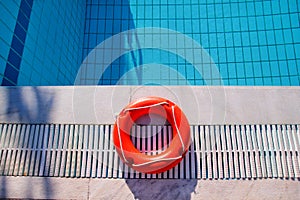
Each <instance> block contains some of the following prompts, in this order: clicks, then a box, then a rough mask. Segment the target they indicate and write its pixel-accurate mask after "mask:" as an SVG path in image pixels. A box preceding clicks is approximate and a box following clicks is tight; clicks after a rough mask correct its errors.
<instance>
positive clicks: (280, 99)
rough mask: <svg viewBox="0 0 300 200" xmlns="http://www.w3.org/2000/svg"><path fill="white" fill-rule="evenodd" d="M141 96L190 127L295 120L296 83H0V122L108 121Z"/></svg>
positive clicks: (299, 97)
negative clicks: (170, 107) (167, 105)
mask: <svg viewBox="0 0 300 200" xmlns="http://www.w3.org/2000/svg"><path fill="white" fill-rule="evenodd" d="M145 96H160V97H164V98H167V99H169V100H171V101H173V102H175V103H176V104H177V105H179V106H180V107H181V108H182V110H183V111H184V113H185V114H186V116H187V118H188V120H189V122H190V124H191V125H201V124H204V125H210V124H221V125H222V124H299V123H300V112H299V111H300V87H248V86H247V87H239V86H233V87H230V86H225V87H221V86H208V87H205V86H63V87H60V86H58V87H56V86H55V87H49V86H46V87H0V104H1V107H0V122H2V123H58V124H113V123H114V121H115V117H116V115H117V114H118V113H119V112H120V111H121V109H122V108H124V107H125V106H126V105H127V104H128V103H129V102H130V101H132V100H134V99H137V98H140V97H145Z"/></svg>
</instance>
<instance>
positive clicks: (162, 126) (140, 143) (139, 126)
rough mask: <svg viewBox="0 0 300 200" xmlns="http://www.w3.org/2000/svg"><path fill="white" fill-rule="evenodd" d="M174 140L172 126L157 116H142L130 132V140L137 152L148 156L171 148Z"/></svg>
mask: <svg viewBox="0 0 300 200" xmlns="http://www.w3.org/2000/svg"><path fill="white" fill-rule="evenodd" d="M172 138H173V130H172V126H171V125H170V123H169V122H168V120H167V119H165V118H163V117H162V116H160V115H157V114H153V113H150V114H146V115H143V116H141V117H140V118H139V119H137V120H136V122H135V123H134V124H133V126H132V127H131V130H130V139H131V141H132V143H133V145H134V146H135V148H136V149H137V150H139V151H140V152H141V153H144V154H147V155H157V154H160V153H161V152H163V151H164V150H166V149H167V148H168V147H169V144H170V143H171V141H172Z"/></svg>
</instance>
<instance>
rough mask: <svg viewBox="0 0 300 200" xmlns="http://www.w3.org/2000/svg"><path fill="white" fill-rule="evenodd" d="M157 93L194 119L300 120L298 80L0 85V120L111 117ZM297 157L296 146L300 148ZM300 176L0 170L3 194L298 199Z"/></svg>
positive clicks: (0, 193) (202, 122)
mask: <svg viewBox="0 0 300 200" xmlns="http://www.w3.org/2000/svg"><path fill="white" fill-rule="evenodd" d="M143 96H162V97H165V98H168V99H170V100H172V101H174V102H175V103H176V104H178V105H179V106H180V107H181V108H182V110H183V111H184V112H185V114H186V115H187V118H188V119H189V121H190V124H191V125H225V124H240V125H241V124H246V125H247V124H298V125H299V124H300V114H299V113H300V112H299V111H300V87H220V86H216V87H197V86H160V87H156V86H118V87H115V86H109V87H96V86H84V87H83V86H76V87H75V86H70V87H1V88H0V104H1V107H0V122H1V123H4V124H5V123H17V124H18V123H24V124H31V123H33V124H39V123H42V124H43V123H46V124H113V123H114V121H115V117H116V115H117V114H118V113H119V112H120V110H121V109H122V108H123V107H124V106H126V105H127V104H128V102H130V101H132V100H134V99H137V98H139V97H143ZM295 155H297V159H298V161H299V160H300V159H299V152H298V153H297V154H295ZM299 196H300V180H299V179H297V178H296V179H280V178H277V179H274V178H262V179H259V178H258V179H239V180H232V179H231V180H220V179H212V180H211V179H107V178H105V179H101V178H59V177H30V176H0V198H16V199H23V198H24V199H25V198H34V199H257V198H258V197H259V198H260V199H298V198H299Z"/></svg>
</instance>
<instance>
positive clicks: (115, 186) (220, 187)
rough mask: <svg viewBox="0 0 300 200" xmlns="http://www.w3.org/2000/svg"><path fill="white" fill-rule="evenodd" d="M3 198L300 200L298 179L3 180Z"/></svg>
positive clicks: (0, 196)
mask: <svg viewBox="0 0 300 200" xmlns="http://www.w3.org/2000/svg"><path fill="white" fill-rule="evenodd" d="M0 183H1V185H0V198H17V199H28V198H33V199H140V200H143V199H145V200H147V199H167V200H168V199H170V200H175V199H299V196H300V182H299V181H298V180H281V179H259V180H196V179H190V180H183V179H172V180H171V179H169V180H164V179H160V180H154V179H128V180H124V179H82V178H81V179H71V178H43V177H3V176H2V177H0Z"/></svg>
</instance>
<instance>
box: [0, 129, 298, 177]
mask: <svg viewBox="0 0 300 200" xmlns="http://www.w3.org/2000/svg"><path fill="white" fill-rule="evenodd" d="M299 128H300V127H299V125H219V126H218V125H209V126H191V133H192V136H193V142H192V145H191V147H190V150H189V152H188V153H187V154H186V157H185V158H184V160H183V161H182V162H181V163H180V164H179V165H178V166H176V167H175V168H173V169H171V170H169V171H167V172H165V173H162V174H142V173H138V172H135V171H133V170H132V169H130V168H128V167H127V166H126V165H124V164H123V163H122V162H121V161H120V159H119V157H118V155H117V153H116V151H115V149H114V146H113V143H112V130H113V125H61V124H0V175H4V176H58V177H99V178H170V179H172V178H185V179H207V178H211V179H240V178H299V177H300V169H299V165H300V158H299V149H300V147H299V146H300V145H299V144H300V133H299V131H300V129H299ZM133 130H134V131H133V132H134V133H136V134H140V133H146V134H149V133H153V136H152V137H151V139H148V141H147V139H138V138H139V137H135V141H133V142H134V143H135V145H136V146H137V148H139V149H141V150H142V151H144V152H145V149H146V148H147V147H149V145H151V152H150V153H152V154H153V153H159V151H162V150H163V147H165V145H167V144H168V140H169V139H170V138H171V137H170V136H171V134H172V130H171V127H170V126H136V127H135V128H134V129H133ZM147 145H148V146H147ZM145 153H149V152H145Z"/></svg>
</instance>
